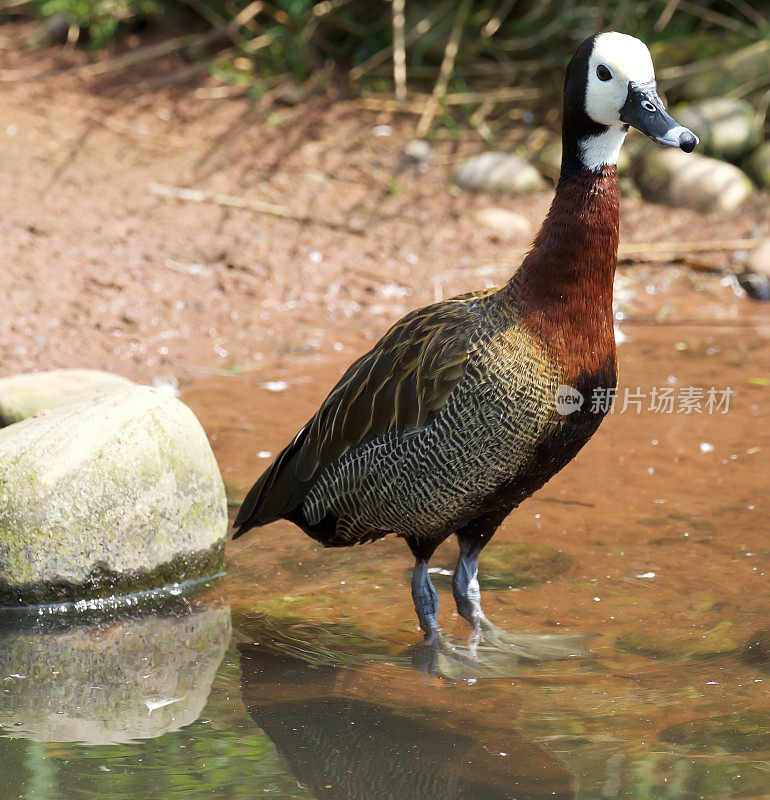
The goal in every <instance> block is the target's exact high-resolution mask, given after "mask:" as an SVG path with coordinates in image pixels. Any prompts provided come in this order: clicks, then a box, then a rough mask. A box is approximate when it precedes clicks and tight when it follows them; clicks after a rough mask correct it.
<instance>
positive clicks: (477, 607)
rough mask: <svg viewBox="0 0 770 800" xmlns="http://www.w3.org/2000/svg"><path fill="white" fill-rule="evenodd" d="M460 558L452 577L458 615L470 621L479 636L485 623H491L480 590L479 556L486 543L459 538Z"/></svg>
mask: <svg viewBox="0 0 770 800" xmlns="http://www.w3.org/2000/svg"><path fill="white" fill-rule="evenodd" d="M458 540H459V542H460V557H459V558H458V559H457V566H456V567H455V572H454V576H453V577H452V594H453V595H454V598H455V603H456V604H457V613H458V614H459V615H460V616H461V617H463V618H464V619H466V620H468V622H469V623H470V625H471V627H472V628H473V632H474V633H475V634H476V635H477V636H478V635H479V634H480V633H481V629H482V625H483V623H484V622H489V620H487V618H486V616H485V615H484V611H483V610H482V608H481V590H480V589H479V578H478V573H479V554H480V553H481V549H482V547H483V546H484V544H485V543H486V542H482V543H478V542H471V541H469V540H468V539H464V538H460V537H458Z"/></svg>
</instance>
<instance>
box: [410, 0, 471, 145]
mask: <svg viewBox="0 0 770 800" xmlns="http://www.w3.org/2000/svg"><path fill="white" fill-rule="evenodd" d="M470 10H471V0H460V7H459V8H458V9H457V14H456V15H455V21H454V23H453V25H452V31H451V33H450V34H449V41H448V42H447V45H446V49H445V50H444V59H443V61H442V62H441V69H440V71H439V76H438V79H437V80H436V85H435V86H434V87H433V94H432V95H431V96H430V100H428V103H427V105H426V108H425V111H423V113H422V116H421V117H420V121H419V122H418V123H417V131H416V133H417V138H418V139H422V138H423V137H424V136H425V134H426V133H427V132H428V131H429V130H430V126H431V123H432V122H433V117H435V116H436V111H437V110H438V106H439V103H440V102H441V100H442V98H443V97H444V95H445V94H446V90H447V86H448V85H449V78H450V77H451V75H452V70H453V69H454V65H455V59H456V58H457V50H458V48H459V46H460V37H461V36H462V33H463V28H464V27H465V20H466V19H467V18H468V12H469V11H470Z"/></svg>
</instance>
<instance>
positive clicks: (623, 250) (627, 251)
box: [618, 239, 762, 259]
mask: <svg viewBox="0 0 770 800" xmlns="http://www.w3.org/2000/svg"><path fill="white" fill-rule="evenodd" d="M761 243H762V239H714V240H712V241H705V242H704V241H700V242H628V243H626V244H621V245H620V247H619V248H618V258H622V259H639V258H643V257H644V256H646V255H654V256H659V255H679V256H681V257H686V256H687V255H689V254H691V253H716V252H720V251H735V250H751V249H753V248H754V247H759V245H760V244H761Z"/></svg>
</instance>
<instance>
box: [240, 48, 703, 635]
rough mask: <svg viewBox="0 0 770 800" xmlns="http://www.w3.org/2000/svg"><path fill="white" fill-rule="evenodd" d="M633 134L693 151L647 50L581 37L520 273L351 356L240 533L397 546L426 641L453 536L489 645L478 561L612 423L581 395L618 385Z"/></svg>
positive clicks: (249, 508)
mask: <svg viewBox="0 0 770 800" xmlns="http://www.w3.org/2000/svg"><path fill="white" fill-rule="evenodd" d="M629 125H631V126H633V127H634V128H636V129H638V130H639V131H641V132H642V133H643V134H645V135H646V136H648V137H650V138H651V139H653V140H654V141H656V142H658V143H659V144H662V145H667V146H669V147H681V149H682V150H684V151H686V152H688V153H689V152H691V151H692V150H693V148H694V147H695V145H696V144H697V143H698V138H697V137H696V136H695V134H694V133H693V132H692V131H690V130H688V129H687V128H685V127H683V126H682V125H679V124H678V123H677V122H676V121H675V120H674V119H672V118H671V117H670V116H669V115H668V114H667V113H666V109H665V107H664V105H663V102H662V101H661V99H660V97H659V96H658V92H657V87H656V82H655V73H654V70H653V65H652V59H651V57H650V53H649V51H648V49H647V47H646V46H645V45H644V44H643V43H642V42H640V41H639V40H638V39H635V38H633V37H631V36H626V35H624V34H620V33H601V34H598V35H595V36H592V37H590V38H589V39H586V41H584V42H583V43H582V44H581V45H580V47H578V49H577V51H576V52H575V55H574V56H573V57H572V60H571V61H570V62H569V64H568V66H567V72H566V78H565V82H564V114H563V129H562V141H563V155H562V165H561V176H560V178H559V181H558V185H557V187H556V194H555V196H554V199H553V202H552V204H551V208H550V210H549V212H548V215H547V216H546V218H545V221H544V222H543V225H542V227H541V228H540V231H539V233H538V234H537V237H536V238H535V241H534V243H533V245H532V248H531V250H530V251H529V253H528V254H527V256H526V257H525V258H524V261H523V263H522V264H521V266H520V267H519V269H518V270H517V271H516V272H515V273H514V275H513V277H512V278H511V279H510V280H509V281H508V283H507V284H506V285H505V286H503V287H501V288H499V289H489V290H485V291H479V292H473V293H470V294H465V295H460V296H459V297H455V298H452V299H451V300H445V301H443V302H439V303H434V304H433V305H430V306H427V307H425V308H420V309H417V310H416V311H412V312H411V313H410V314H407V315H406V316H405V317H404V318H403V319H401V320H399V321H398V322H397V323H396V324H395V325H394V326H393V327H392V328H391V329H390V330H389V331H388V332H387V333H386V334H385V335H384V336H383V337H382V339H380V341H379V342H378V343H377V344H376V345H375V346H374V348H372V350H371V351H370V352H368V353H366V354H365V355H363V356H361V357H360V358H359V359H358V360H357V361H355V362H354V363H353V364H352V365H351V366H350V368H349V369H348V370H347V372H346V373H345V374H344V376H343V377H342V379H341V380H340V382H339V383H338V384H337V385H336V386H335V387H334V389H332V391H331V393H330V394H329V396H328V397H327V398H326V400H324V402H323V403H322V405H321V407H320V408H319V409H318V411H317V412H316V414H315V415H314V416H313V418H312V419H311V420H310V421H309V422H308V423H307V424H306V425H305V426H304V427H303V428H302V430H301V431H300V432H299V433H298V434H297V435H296V436H295V437H294V439H293V440H292V441H291V442H290V443H289V444H288V445H287V447H285V448H284V450H282V451H281V453H280V454H279V455H278V457H277V458H276V459H275V461H274V462H273V463H272V464H271V466H270V467H269V468H268V469H267V471H266V472H265V473H264V474H263V475H262V477H261V478H260V479H259V480H258V481H257V482H256V483H255V484H254V487H253V488H252V489H251V491H250V492H249V494H248V496H247V497H246V500H245V501H244V503H243V506H242V507H241V510H240V513H239V514H238V517H237V519H236V520H235V528H236V533H235V536H240V535H241V534H242V533H245V532H246V531H248V530H249V529H250V528H254V527H256V526H259V525H266V524H267V523H269V522H273V521H274V520H277V519H279V518H284V519H288V520H291V521H292V522H293V523H294V524H296V525H298V526H299V527H300V528H301V529H302V530H303V531H305V533H307V534H308V535H309V536H312V537H313V538H314V539H316V540H317V541H319V542H321V543H322V544H324V545H326V546H327V547H347V546H349V545H353V544H359V543H363V542H369V541H372V540H374V539H378V538H380V537H382V536H386V535H387V534H397V535H398V536H401V537H403V538H404V540H405V541H406V543H407V544H408V545H409V548H410V549H411V551H412V553H413V554H414V557H415V559H416V564H415V568H414V572H413V575H412V597H413V599H414V605H415V609H416V611H417V617H418V619H419V623H420V627H421V628H422V629H423V631H425V634H426V638H427V639H430V640H435V639H436V637H437V635H438V631H439V628H438V619H437V614H438V595H437V593H436V590H435V588H434V587H433V584H432V583H431V581H430V577H429V575H428V560H429V559H430V557H431V555H432V554H433V552H434V551H435V549H436V548H437V547H438V545H439V544H441V542H443V541H444V540H445V539H446V538H447V537H448V536H450V535H451V534H454V535H455V536H456V537H457V540H458V543H459V546H460V558H459V561H458V563H457V568H456V570H455V573H454V578H453V581H452V586H453V593H454V597H455V601H456V602H457V610H458V612H459V613H460V614H461V615H462V616H463V617H465V619H466V620H468V622H469V623H470V624H471V625H472V626H473V629H474V631H475V632H476V634H477V635H482V636H485V637H488V638H489V639H490V640H491V641H492V642H493V643H494V641H495V639H496V638H497V637H498V636H499V633H500V629H498V628H496V626H494V625H492V623H491V622H489V620H488V619H487V618H486V617H485V615H484V612H483V611H482V609H481V602H480V593H479V583H478V579H477V570H478V559H479V553H480V552H481V550H482V548H483V547H484V545H486V543H487V542H488V541H489V540H490V539H491V538H492V534H494V532H495V530H496V529H497V528H498V526H499V525H500V523H501V522H502V521H503V519H504V518H505V517H506V516H507V515H508V514H509V513H510V512H511V510H512V509H514V508H516V507H517V506H518V505H519V503H521V502H522V501H523V500H525V499H526V498H527V497H529V496H530V495H531V494H532V493H533V492H535V491H537V489H539V488H540V487H541V486H542V485H543V484H544V483H545V482H546V481H548V480H549V479H550V478H551V477H552V476H553V475H555V474H556V473H557V472H558V471H559V470H560V469H562V467H564V466H565V465H566V464H568V463H569V462H570V461H571V460H572V459H573V458H574V457H575V455H576V454H577V452H578V451H579V450H580V448H581V447H583V445H584V444H585V443H586V442H587V441H588V440H589V439H590V438H591V436H592V435H593V433H594V431H596V429H597V428H598V426H599V423H600V422H601V421H602V418H603V416H604V414H605V411H604V410H603V409H602V408H600V409H598V410H597V409H596V407H595V406H596V404H592V403H591V402H590V399H591V398H592V397H594V396H595V390H600V391H602V390H609V389H613V388H614V387H615V385H616V382H617V362H616V352H615V338H614V333H613V316H612V284H613V277H614V275H615V267H616V264H617V252H618V217H619V214H618V206H619V193H618V182H617V169H616V163H617V157H618V152H619V150H620V147H621V145H622V144H623V140H624V139H625V137H626V133H627V132H628V128H629ZM564 386H567V387H572V389H575V390H577V391H578V392H580V394H581V395H582V396H583V397H584V398H585V399H586V400H585V402H584V403H583V405H582V407H580V408H579V409H578V410H576V411H574V412H573V413H569V414H563V413H559V411H558V410H557V404H556V403H555V401H554V398H555V396H556V393H557V389H559V387H564ZM562 410H563V409H562Z"/></svg>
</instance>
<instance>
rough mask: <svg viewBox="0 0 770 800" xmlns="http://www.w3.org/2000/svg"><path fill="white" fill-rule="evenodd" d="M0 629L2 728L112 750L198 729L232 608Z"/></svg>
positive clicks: (47, 622) (36, 738) (226, 637)
mask: <svg viewBox="0 0 770 800" xmlns="http://www.w3.org/2000/svg"><path fill="white" fill-rule="evenodd" d="M108 622H109V624H101V625H100V624H98V623H93V624H79V625H75V626H73V625H72V624H71V623H70V624H67V625H66V626H65V625H63V624H61V622H59V623H58V624H57V622H56V621H55V620H40V621H38V622H37V623H35V624H32V625H24V624H21V625H19V624H14V625H13V626H12V627H11V626H9V627H4V628H0V675H2V676H3V689H4V693H3V702H2V707H1V708H0V725H2V728H3V729H4V730H12V731H13V736H14V737H21V738H24V739H33V740H34V741H37V742H81V743H85V744H118V743H122V742H131V741H133V740H135V739H150V738H154V737H156V736H162V735H163V734H165V733H168V732H169V731H175V730H179V729H180V728H182V727H183V726H185V725H189V724H190V723H192V722H195V720H196V719H198V717H199V716H200V713H201V711H203V708H204V706H205V705H206V701H207V700H208V696H209V691H210V690H211V684H212V682H213V680H214V675H215V673H216V671H217V668H218V667H219V664H220V663H221V661H222V658H223V657H224V654H225V649H226V648H227V645H228V643H229V641H230V632H231V630H230V609H229V608H228V607H226V606H220V607H212V608H204V609H202V610H201V609H196V610H194V611H192V612H190V611H189V609H187V612H186V613H182V614H180V613H179V611H177V612H176V613H174V614H167V615H161V614H156V613H151V614H145V615H142V616H140V617H138V618H137V617H133V618H124V619H120V618H119V619H117V620H116V619H109V620H108Z"/></svg>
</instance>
